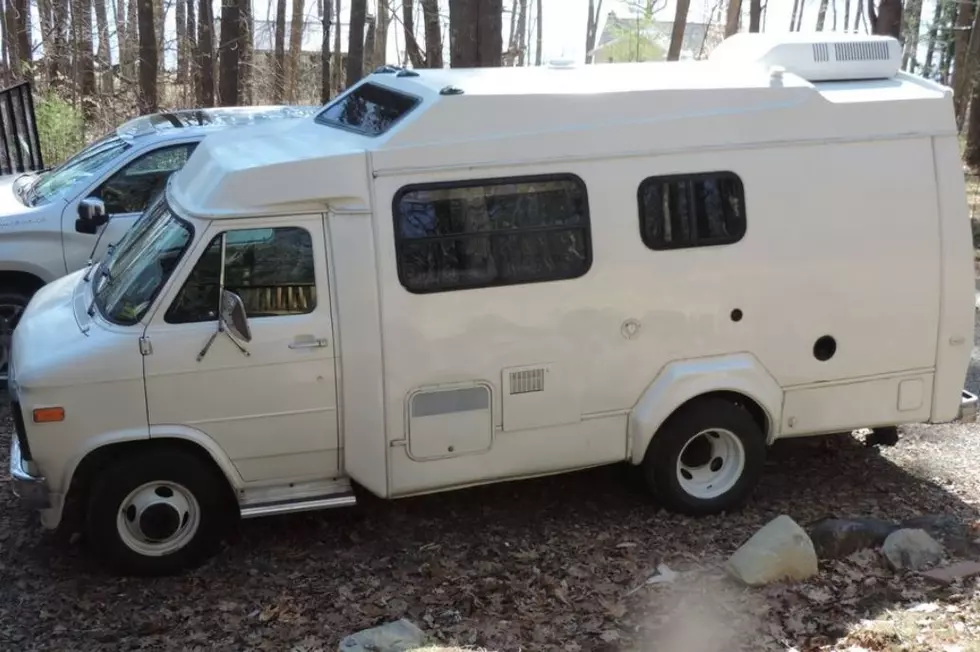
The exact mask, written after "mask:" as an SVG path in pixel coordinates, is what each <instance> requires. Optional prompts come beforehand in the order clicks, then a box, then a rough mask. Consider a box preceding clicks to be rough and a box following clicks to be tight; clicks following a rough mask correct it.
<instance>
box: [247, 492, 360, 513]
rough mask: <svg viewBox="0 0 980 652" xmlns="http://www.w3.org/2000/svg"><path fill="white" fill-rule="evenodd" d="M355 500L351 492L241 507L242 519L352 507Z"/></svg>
mask: <svg viewBox="0 0 980 652" xmlns="http://www.w3.org/2000/svg"><path fill="white" fill-rule="evenodd" d="M356 504H357V498H356V497H355V496H354V492H353V491H348V492H346V493H342V494H329V495H325V496H310V497H308V498H302V499H299V500H277V501H273V502H268V503H259V504H257V505H249V506H247V507H242V518H255V517H257V516H272V515H273V514H293V513H296V512H311V511H314V510H317V509H336V508H338V507H353V506H354V505H356Z"/></svg>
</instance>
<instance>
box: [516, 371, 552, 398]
mask: <svg viewBox="0 0 980 652" xmlns="http://www.w3.org/2000/svg"><path fill="white" fill-rule="evenodd" d="M543 391H544V369H524V370H522V371H512V372H511V374H510V393H511V394H527V393H529V392H543Z"/></svg>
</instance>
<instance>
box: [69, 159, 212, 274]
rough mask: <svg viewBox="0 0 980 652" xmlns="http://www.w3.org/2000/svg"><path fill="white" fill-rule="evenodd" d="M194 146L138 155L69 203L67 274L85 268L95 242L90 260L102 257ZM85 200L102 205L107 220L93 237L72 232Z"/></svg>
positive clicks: (184, 160)
mask: <svg viewBox="0 0 980 652" xmlns="http://www.w3.org/2000/svg"><path fill="white" fill-rule="evenodd" d="M197 144H198V141H194V142H190V143H180V144H177V145H167V146H164V147H157V148H156V149H152V150H150V151H148V152H145V153H143V154H140V155H138V156H136V157H135V158H133V159H132V160H130V161H129V162H127V163H126V164H125V165H124V166H123V167H122V168H120V169H119V170H118V171H116V172H114V173H113V174H112V175H111V176H109V178H108V179H106V180H105V181H103V182H102V183H100V184H99V185H98V186H96V187H95V188H94V189H92V190H91V191H89V192H86V193H83V194H82V195H81V196H80V197H77V198H76V200H75V201H72V202H69V203H68V204H67V205H66V207H65V209H64V213H63V214H62V218H61V224H62V231H63V233H64V252H65V267H66V269H67V270H68V272H69V273H71V272H73V271H75V270H77V269H81V268H82V267H84V266H85V263H87V262H88V259H89V256H90V255H92V247H93V245H95V243H96V241H97V240H98V243H99V245H98V247H97V248H96V250H95V254H94V256H92V257H93V258H94V259H96V260H98V259H99V258H101V257H102V255H103V254H104V253H105V251H106V249H107V248H108V246H109V245H110V244H112V243H114V242H118V241H119V239H120V238H121V237H122V236H123V234H124V233H126V231H127V230H128V229H129V227H131V226H132V225H133V223H134V222H135V221H136V220H137V219H138V218H139V216H140V215H141V214H142V213H143V210H144V209H145V208H146V207H147V206H148V205H149V203H150V200H151V199H152V198H153V197H154V196H155V195H156V194H157V193H158V192H160V191H162V190H163V189H164V188H166V184H167V179H169V178H170V175H171V174H173V173H174V172H175V171H177V170H179V169H180V168H181V167H183V165H184V163H186V162H187V159H188V158H189V157H190V155H191V153H193V151H194V148H195V147H197ZM86 197H95V198H98V199H101V200H102V201H103V202H105V207H106V213H107V214H108V216H109V222H108V223H107V224H106V225H105V226H103V227H102V228H101V229H100V230H99V233H97V234H95V235H89V234H87V233H79V232H78V231H76V230H75V219H76V218H77V217H78V204H79V202H80V201H81V200H82V199H83V198H86ZM100 236H101V237H100Z"/></svg>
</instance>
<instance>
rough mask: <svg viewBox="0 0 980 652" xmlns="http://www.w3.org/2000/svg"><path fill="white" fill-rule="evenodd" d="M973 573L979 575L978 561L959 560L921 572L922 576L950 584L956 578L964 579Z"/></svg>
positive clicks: (979, 565)
mask: <svg viewBox="0 0 980 652" xmlns="http://www.w3.org/2000/svg"><path fill="white" fill-rule="evenodd" d="M974 575H980V562H975V561H961V562H957V563H955V564H950V565H949V566H943V567H942V568H935V569H933V570H928V571H926V572H924V573H922V577H925V578H927V579H930V580H932V581H933V582H938V583H939V584H952V583H953V582H955V581H956V580H962V579H966V578H967V577H973V576H974Z"/></svg>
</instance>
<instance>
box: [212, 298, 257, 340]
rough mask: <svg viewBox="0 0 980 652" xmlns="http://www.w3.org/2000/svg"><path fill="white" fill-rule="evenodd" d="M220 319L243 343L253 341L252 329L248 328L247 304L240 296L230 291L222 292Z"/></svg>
mask: <svg viewBox="0 0 980 652" xmlns="http://www.w3.org/2000/svg"><path fill="white" fill-rule="evenodd" d="M220 319H221V321H222V323H224V325H225V327H227V328H228V330H229V331H230V332H231V334H232V335H234V336H235V337H237V338H238V339H240V340H242V341H243V342H251V341H252V329H251V328H249V326H248V317H247V316H246V314H245V304H244V303H242V298H241V297H240V296H238V295H237V294H235V293H234V292H232V291H230V290H222V291H221V315H220Z"/></svg>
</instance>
